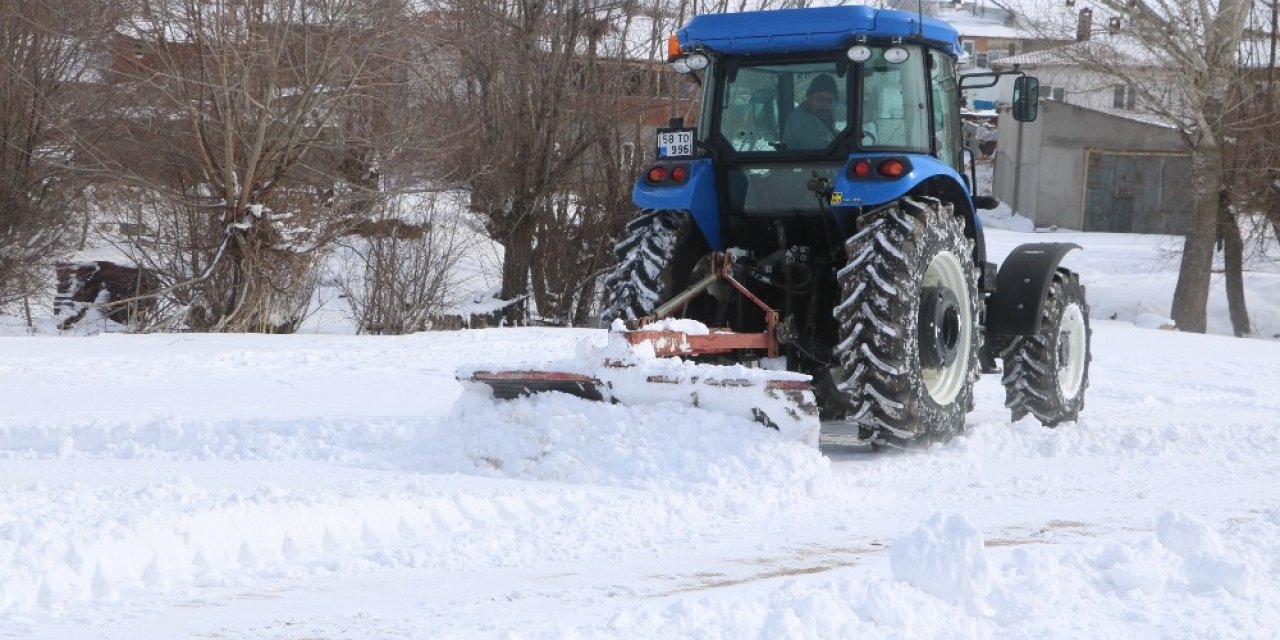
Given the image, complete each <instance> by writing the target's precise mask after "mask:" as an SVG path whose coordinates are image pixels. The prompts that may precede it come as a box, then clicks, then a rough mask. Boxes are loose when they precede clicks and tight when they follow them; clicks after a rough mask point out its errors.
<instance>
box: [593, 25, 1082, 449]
mask: <svg viewBox="0 0 1280 640" xmlns="http://www.w3.org/2000/svg"><path fill="white" fill-rule="evenodd" d="M670 53H671V59H670V61H671V63H672V64H673V66H674V67H675V68H676V70H678V71H679V72H682V73H687V74H691V75H692V76H693V78H694V79H695V80H696V81H697V82H698V83H699V84H700V85H701V87H702V100H701V111H700V113H699V115H698V120H697V126H696V127H686V126H684V124H683V122H682V121H680V120H672V122H671V126H670V127H668V128H665V129H661V130H659V131H658V134H657V138H658V140H657V160H656V162H654V163H653V164H652V165H651V166H650V167H649V168H648V170H647V171H645V173H644V175H643V176H641V177H640V178H639V180H638V181H637V182H636V185H635V190H634V194H633V200H634V202H635V204H636V205H637V206H638V207H639V208H640V212H639V214H638V215H637V216H636V217H635V218H634V219H633V220H631V222H630V223H629V224H628V225H627V227H626V233H625V236H624V237H623V239H622V240H621V242H619V243H618V244H617V247H616V249H615V254H616V257H617V260H618V263H617V266H616V267H615V268H614V270H613V271H612V272H611V273H610V274H609V275H608V277H607V285H606V290H607V291H608V293H607V301H606V306H605V311H604V319H605V320H606V321H612V320H619V319H620V320H622V321H624V322H627V323H629V325H630V328H631V329H633V330H634V329H638V328H640V325H641V324H643V323H651V322H653V320H655V319H659V318H664V317H681V318H688V319H692V320H696V321H699V322H700V323H702V324H704V325H706V326H707V327H716V328H724V329H723V330H720V331H712V332H710V335H708V336H700V337H701V338H702V340H703V341H702V342H699V343H697V344H695V345H693V346H690V345H689V344H685V345H684V350H683V352H682V355H684V356H686V357H692V358H695V359H701V360H703V361H707V362H734V363H743V362H747V363H760V364H762V365H764V366H768V367H774V368H785V369H787V370H789V371H793V372H801V373H805V374H808V375H809V376H811V377H812V381H813V382H812V385H813V387H812V389H813V391H814V394H815V395H816V404H817V407H818V410H820V412H821V415H822V419H823V420H824V422H826V421H839V422H843V423H845V424H848V425H853V426H855V427H856V428H857V430H858V433H859V437H861V438H862V439H864V440H867V441H870V442H872V443H878V444H882V445H891V446H908V445H911V444H915V443H921V442H929V441H939V440H947V439H949V438H951V437H952V436H954V435H955V434H957V433H958V432H960V431H962V430H963V428H964V424H965V415H966V413H967V412H969V411H971V410H972V409H973V398H974V393H973V389H974V383H975V381H976V380H977V378H978V376H979V373H981V372H989V373H994V372H996V371H1003V384H1004V387H1005V390H1006V405H1007V406H1008V407H1009V408H1010V409H1011V410H1012V416H1013V418H1014V419H1015V420H1017V419H1019V418H1021V417H1023V416H1025V415H1028V414H1030V415H1032V416H1034V417H1035V418H1037V419H1038V420H1039V421H1040V422H1042V423H1043V424H1045V425H1049V426H1052V425H1056V424H1058V423H1060V422H1063V421H1070V420H1075V419H1076V418H1077V416H1078V415H1079V412H1080V410H1081V408H1082V407H1083V405H1084V392H1085V389H1086V387H1087V386H1088V367H1089V361H1090V353H1089V342H1090V327H1089V308H1088V305H1087V303H1086V301H1085V291H1084V287H1083V286H1082V285H1081V284H1080V280H1079V277H1078V276H1077V274H1075V273H1073V272H1071V271H1069V270H1067V269H1064V268H1062V267H1061V266H1060V261H1061V260H1062V258H1063V256H1064V254H1066V253H1067V252H1068V251H1070V250H1071V249H1072V248H1078V247H1077V246H1076V245H1071V244H1060V243H1037V244H1028V245H1023V246H1020V247H1018V248H1017V249H1016V250H1015V251H1013V253H1012V254H1011V255H1010V256H1009V257H1008V258H1007V259H1006V260H1005V261H1004V262H1003V266H1002V267H1001V268H1000V269H999V270H997V268H996V266H995V265H994V264H992V263H990V262H988V261H987V253H986V247H985V243H984V239H983V229H982V224H981V221H980V219H979V217H978V215H977V212H978V210H979V209H984V208H992V207H994V206H996V205H997V204H998V203H996V201H995V200H994V199H992V198H991V197H989V196H986V197H981V196H980V197H975V196H974V195H973V184H974V180H973V174H972V170H970V173H969V175H965V166H966V162H965V152H964V145H963V142H962V133H961V119H960V110H961V90H962V89H963V88H966V87H967V86H970V84H969V83H974V82H975V81H976V82H977V83H984V84H985V85H986V86H990V85H992V84H994V83H995V81H996V80H997V78H996V77H994V74H987V75H986V76H982V77H974V76H966V77H964V78H963V79H962V78H960V77H959V76H958V74H957V71H956V69H957V61H958V58H959V56H960V55H961V54H962V49H961V46H960V40H959V35H958V33H957V32H956V30H955V29H954V28H952V27H951V26H950V25H948V24H947V23H945V22H943V21H940V20H936V19H932V18H926V17H923V16H918V15H916V14H913V13H908V12H902V11H894V10H885V9H879V10H878V9H875V8H870V7H863V6H849V7H824V8H810V9H788V10H775V11H758V12H747V13H736V14H716V15H703V16H698V17H696V18H694V19H693V20H691V21H690V22H689V23H688V24H687V25H686V26H685V27H684V28H683V29H682V30H680V31H679V33H678V35H677V36H673V41H672V42H671V46H670ZM1016 75H1017V76H1018V77H1016V79H1015V81H1014V97H1013V102H1012V109H1011V110H1012V116H1013V117H1014V118H1016V119H1018V120H1022V121H1026V120H1032V119H1034V118H1035V117H1036V112H1037V100H1038V95H1037V94H1038V84H1037V82H1036V81H1035V79H1034V78H1031V77H1027V76H1025V75H1023V74H1016ZM615 326H616V325H615ZM997 361H1000V365H1001V366H999V367H997Z"/></svg>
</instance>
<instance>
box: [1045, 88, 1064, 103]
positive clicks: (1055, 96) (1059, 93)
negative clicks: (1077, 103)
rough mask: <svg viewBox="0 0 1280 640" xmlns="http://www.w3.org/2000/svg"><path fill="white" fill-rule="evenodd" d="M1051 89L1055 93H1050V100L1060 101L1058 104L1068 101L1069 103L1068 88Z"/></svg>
mask: <svg viewBox="0 0 1280 640" xmlns="http://www.w3.org/2000/svg"><path fill="white" fill-rule="evenodd" d="M1051 88H1052V89H1053V91H1052V92H1050V94H1049V99H1050V100H1056V101H1058V102H1066V101H1067V88H1066V87H1051Z"/></svg>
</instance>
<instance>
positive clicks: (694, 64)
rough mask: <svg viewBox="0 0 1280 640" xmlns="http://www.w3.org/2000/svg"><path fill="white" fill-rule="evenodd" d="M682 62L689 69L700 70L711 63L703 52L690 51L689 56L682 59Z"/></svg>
mask: <svg viewBox="0 0 1280 640" xmlns="http://www.w3.org/2000/svg"><path fill="white" fill-rule="evenodd" d="M684 63H685V64H686V65H688V67H689V69H690V70H693V71H702V70H703V69H706V68H707V65H709V64H711V58H708V57H707V54H705V53H691V54H689V57H687V58H685V59H684Z"/></svg>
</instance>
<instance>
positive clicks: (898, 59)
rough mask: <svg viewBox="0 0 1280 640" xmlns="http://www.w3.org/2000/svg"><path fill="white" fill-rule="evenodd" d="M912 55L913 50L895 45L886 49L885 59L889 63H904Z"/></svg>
mask: <svg viewBox="0 0 1280 640" xmlns="http://www.w3.org/2000/svg"><path fill="white" fill-rule="evenodd" d="M910 57H911V52H910V51H907V50H906V49H904V48H902V47H893V48H891V49H885V50H884V61H885V62H888V63H889V64H902V63H904V62H906V61H907V58H910Z"/></svg>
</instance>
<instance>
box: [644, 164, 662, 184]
mask: <svg viewBox="0 0 1280 640" xmlns="http://www.w3.org/2000/svg"><path fill="white" fill-rule="evenodd" d="M646 177H647V178H648V179H649V182H652V183H654V184H657V183H659V182H662V181H663V180H666V179H667V168H666V167H664V166H662V165H660V164H659V165H654V166H653V167H652V168H650V169H649V173H648V175H647V176H646Z"/></svg>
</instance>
